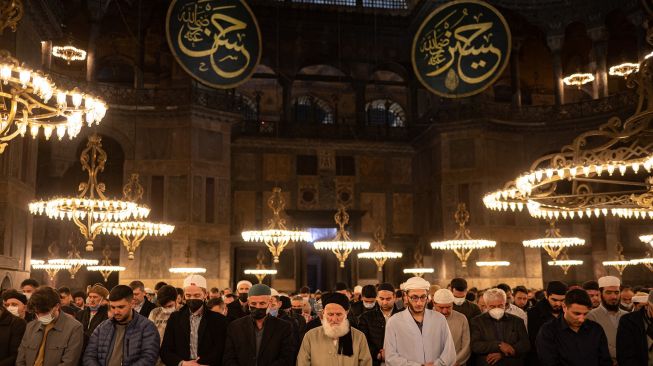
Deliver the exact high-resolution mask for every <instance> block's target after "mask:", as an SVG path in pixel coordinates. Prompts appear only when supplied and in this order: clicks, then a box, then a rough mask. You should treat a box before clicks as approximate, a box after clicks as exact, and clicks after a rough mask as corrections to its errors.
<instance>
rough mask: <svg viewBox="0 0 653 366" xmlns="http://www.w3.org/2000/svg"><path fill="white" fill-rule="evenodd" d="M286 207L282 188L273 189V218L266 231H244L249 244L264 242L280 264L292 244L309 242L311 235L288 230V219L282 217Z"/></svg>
mask: <svg viewBox="0 0 653 366" xmlns="http://www.w3.org/2000/svg"><path fill="white" fill-rule="evenodd" d="M285 206H286V201H285V200H284V199H283V196H282V195H281V188H279V187H274V188H272V195H271V196H270V198H269V199H268V207H270V210H272V218H271V219H269V220H268V227H267V229H265V230H249V231H243V232H242V234H241V235H242V237H243V240H245V241H247V242H263V243H265V245H266V246H267V247H268V249H269V250H270V253H272V258H273V260H274V263H279V256H280V255H281V252H283V250H284V248H285V247H286V245H288V243H290V242H300V241H304V242H309V241H311V239H312V238H311V233H310V232H308V231H301V230H288V228H287V227H286V219H283V218H282V217H281V213H282V212H283V210H284V208H285Z"/></svg>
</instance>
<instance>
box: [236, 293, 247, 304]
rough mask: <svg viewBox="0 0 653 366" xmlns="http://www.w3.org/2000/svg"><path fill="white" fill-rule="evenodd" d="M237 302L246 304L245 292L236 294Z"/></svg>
mask: <svg viewBox="0 0 653 366" xmlns="http://www.w3.org/2000/svg"><path fill="white" fill-rule="evenodd" d="M238 300H240V302H247V292H243V293H240V294H238Z"/></svg>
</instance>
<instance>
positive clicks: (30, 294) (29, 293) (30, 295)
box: [23, 292, 32, 300]
mask: <svg viewBox="0 0 653 366" xmlns="http://www.w3.org/2000/svg"><path fill="white" fill-rule="evenodd" d="M23 295H25V297H26V298H27V300H29V298H30V297H32V293H31V292H28V293H26V294H23Z"/></svg>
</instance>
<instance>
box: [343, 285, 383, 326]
mask: <svg viewBox="0 0 653 366" xmlns="http://www.w3.org/2000/svg"><path fill="white" fill-rule="evenodd" d="M375 307H376V287H374V285H365V286H363V289H362V290H361V299H360V301H356V302H354V303H352V305H351V308H350V310H349V313H350V314H352V315H353V319H354V323H352V324H351V325H352V326H354V327H356V328H357V325H358V318H359V317H360V316H361V315H363V314H364V313H366V312H368V311H370V310H373V309H374V308H375Z"/></svg>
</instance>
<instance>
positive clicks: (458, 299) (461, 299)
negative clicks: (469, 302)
mask: <svg viewBox="0 0 653 366" xmlns="http://www.w3.org/2000/svg"><path fill="white" fill-rule="evenodd" d="M453 303H454V304H456V305H458V306H460V305H462V304H464V303H465V298H464V297H454V298H453Z"/></svg>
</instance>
